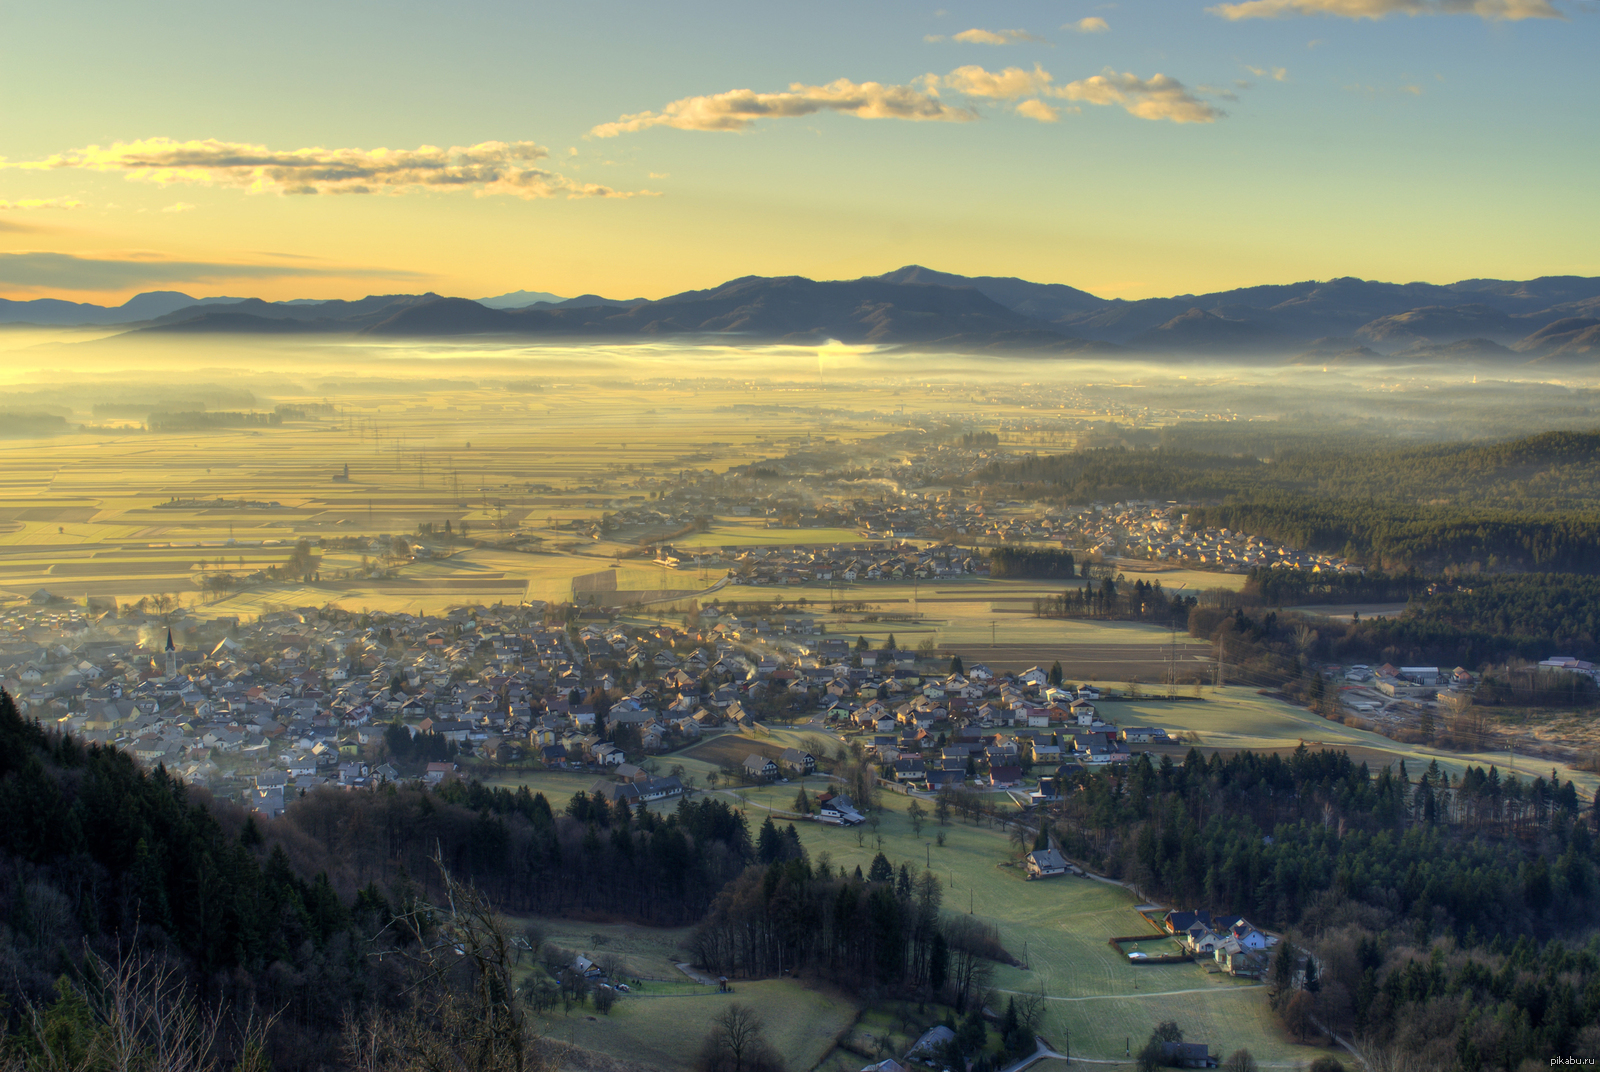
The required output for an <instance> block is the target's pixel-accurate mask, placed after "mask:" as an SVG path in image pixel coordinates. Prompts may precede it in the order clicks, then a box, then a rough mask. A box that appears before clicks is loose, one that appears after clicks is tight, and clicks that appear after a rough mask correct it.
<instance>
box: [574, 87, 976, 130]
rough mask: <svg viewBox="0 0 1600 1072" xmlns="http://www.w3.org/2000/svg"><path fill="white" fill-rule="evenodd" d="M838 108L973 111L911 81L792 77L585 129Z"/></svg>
mask: <svg viewBox="0 0 1600 1072" xmlns="http://www.w3.org/2000/svg"><path fill="white" fill-rule="evenodd" d="M818 112H838V113H840V114H842V115H853V116H855V117H857V118H858V119H911V120H927V121H933V122H944V123H964V122H968V121H970V120H973V119H976V118H977V117H978V114H977V112H975V111H973V110H972V109H970V108H956V107H952V106H951V105H949V104H946V103H945V102H944V101H942V100H940V99H939V95H938V93H937V92H936V91H932V90H931V89H928V88H918V87H916V86H895V85H888V86H886V85H883V84H882V83H880V82H852V81H850V80H849V79H848V78H840V79H838V80H837V81H834V82H829V83H828V84H827V85H825V86H808V85H805V84H803V83H800V82H795V83H793V84H791V85H790V86H789V90H788V92H787V93H756V92H754V91H752V90H748V89H733V90H729V91H728V92H726V93H716V94H712V95H710V96H705V97H684V98H683V99H682V100H675V101H673V102H672V103H670V104H668V105H667V106H666V107H664V108H662V109H661V110H660V111H659V112H637V113H635V114H633V115H624V116H623V117H622V118H620V119H618V120H617V121H616V122H614V123H601V124H600V125H599V126H597V127H595V128H594V129H593V130H591V131H590V132H589V133H590V135H592V136H593V137H596V138H614V137H616V136H617V135H618V134H628V133H632V132H634V131H638V130H645V129H648V128H650V127H674V128H676V129H678V130H722V131H739V130H747V129H749V127H750V126H751V125H752V124H754V123H755V121H756V120H758V119H783V118H791V119H792V118H795V117H797V116H807V115H815V114H817V113H818Z"/></svg>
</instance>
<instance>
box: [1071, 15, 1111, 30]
mask: <svg viewBox="0 0 1600 1072" xmlns="http://www.w3.org/2000/svg"><path fill="white" fill-rule="evenodd" d="M1061 28H1062V29H1063V30H1071V31H1072V32H1073V33H1105V32H1106V31H1108V30H1110V29H1111V27H1110V26H1107V25H1106V20H1105V19H1102V18H1101V17H1100V16H1098V15H1090V16H1089V17H1088V18H1084V19H1079V20H1078V21H1077V22H1069V23H1067V24H1066V25H1065V26H1063V27H1061Z"/></svg>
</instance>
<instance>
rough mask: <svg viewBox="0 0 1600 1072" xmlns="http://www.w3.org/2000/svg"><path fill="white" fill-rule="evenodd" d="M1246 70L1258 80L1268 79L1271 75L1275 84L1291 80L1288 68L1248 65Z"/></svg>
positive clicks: (1245, 67)
mask: <svg viewBox="0 0 1600 1072" xmlns="http://www.w3.org/2000/svg"><path fill="white" fill-rule="evenodd" d="M1244 69H1245V70H1247V71H1249V72H1250V73H1251V74H1253V75H1255V76H1256V77H1257V78H1266V77H1268V76H1269V75H1270V76H1271V78H1272V80H1273V81H1274V82H1287V81H1288V80H1289V69H1288V68H1287V67H1252V66H1250V65H1249V64H1248V63H1247V64H1245V66H1244Z"/></svg>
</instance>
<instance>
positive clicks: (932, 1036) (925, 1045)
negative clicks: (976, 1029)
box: [906, 1024, 956, 1060]
mask: <svg viewBox="0 0 1600 1072" xmlns="http://www.w3.org/2000/svg"><path fill="white" fill-rule="evenodd" d="M955 1037H956V1033H955V1032H954V1031H952V1030H950V1029H949V1028H948V1027H945V1026H944V1025H943V1024H939V1025H938V1026H936V1027H931V1028H929V1029H928V1030H927V1031H926V1032H925V1033H924V1034H923V1036H922V1037H921V1038H919V1039H917V1041H916V1043H915V1044H914V1045H913V1046H912V1047H911V1049H910V1050H909V1051H907V1053H906V1056H907V1057H917V1056H922V1057H925V1058H927V1059H929V1060H933V1059H934V1058H936V1057H937V1056H938V1054H940V1053H941V1052H942V1051H943V1048H944V1045H945V1043H947V1042H949V1041H951V1040H952V1039H954V1038H955Z"/></svg>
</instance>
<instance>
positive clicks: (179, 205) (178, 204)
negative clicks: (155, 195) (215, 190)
mask: <svg viewBox="0 0 1600 1072" xmlns="http://www.w3.org/2000/svg"><path fill="white" fill-rule="evenodd" d="M161 211H162V212H173V213H177V212H193V211H194V206H193V205H191V204H189V202H187V201H174V202H173V203H172V204H170V205H168V206H167V207H166V208H164V209H162V210H161Z"/></svg>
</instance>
